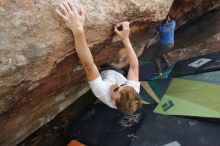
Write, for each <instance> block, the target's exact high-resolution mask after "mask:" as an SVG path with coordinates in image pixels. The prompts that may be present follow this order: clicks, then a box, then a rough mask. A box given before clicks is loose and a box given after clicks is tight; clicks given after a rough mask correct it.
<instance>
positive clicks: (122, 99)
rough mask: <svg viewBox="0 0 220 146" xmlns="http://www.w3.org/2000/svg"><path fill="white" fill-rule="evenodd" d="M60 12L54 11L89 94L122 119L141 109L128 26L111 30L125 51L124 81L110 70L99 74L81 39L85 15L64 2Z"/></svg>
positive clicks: (135, 63) (134, 55)
mask: <svg viewBox="0 0 220 146" xmlns="http://www.w3.org/2000/svg"><path fill="white" fill-rule="evenodd" d="M60 8H61V10H62V11H59V10H57V13H58V15H59V16H60V17H61V18H63V20H64V21H65V23H66V26H67V27H68V28H69V29H70V30H71V31H72V33H73V35H74V40H75V47H76V52H77V54H78V56H79V59H80V61H81V63H82V66H83V68H84V70H85V72H86V76H87V79H88V82H89V85H90V87H91V89H92V92H93V93H94V94H95V96H96V97H97V98H99V99H100V100H101V101H102V102H103V103H105V104H106V105H108V106H109V107H111V108H117V109H119V110H120V111H121V112H122V113H124V114H125V115H131V114H133V113H134V112H135V111H136V110H137V109H138V108H139V107H141V100H140V96H139V92H140V82H139V71H138V59H137V56H136V54H135V52H134V50H133V48H132V45H131V43H130V40H129V32H130V29H129V23H128V22H123V23H122V28H123V30H122V31H119V30H118V29H117V27H116V26H115V32H116V33H117V35H118V36H119V37H120V39H121V40H122V42H123V44H124V46H125V48H126V51H127V56H128V61H129V65H130V67H129V70H128V75H127V78H125V77H124V76H123V75H122V74H121V73H120V72H118V71H117V70H115V69H114V68H111V69H108V70H104V71H102V72H101V73H99V70H98V68H97V66H96V65H95V63H94V60H93V56H92V54H91V51H90V49H89V47H88V45H87V42H86V39H85V33H84V28H83V26H84V24H85V11H84V10H83V9H82V8H81V10H80V13H78V12H77V10H76V8H75V6H74V4H73V3H72V2H64V3H63V4H61V5H60Z"/></svg>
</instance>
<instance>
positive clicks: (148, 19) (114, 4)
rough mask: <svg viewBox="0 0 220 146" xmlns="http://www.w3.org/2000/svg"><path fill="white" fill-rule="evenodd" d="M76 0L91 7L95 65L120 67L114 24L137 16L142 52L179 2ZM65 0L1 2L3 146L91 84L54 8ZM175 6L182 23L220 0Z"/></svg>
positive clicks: (89, 32) (135, 35)
mask: <svg viewBox="0 0 220 146" xmlns="http://www.w3.org/2000/svg"><path fill="white" fill-rule="evenodd" d="M73 1H74V3H75V4H76V6H77V8H79V6H80V5H82V6H83V7H84V9H85V10H86V11H87V21H86V25H85V31H86V37H87V42H88V44H89V47H90V49H91V51H92V54H93V56H94V59H95V62H96V64H97V65H101V64H103V63H106V62H109V63H112V62H114V63H115V64H116V65H118V66H123V65H125V64H126V55H125V54H124V49H123V45H122V43H121V42H120V41H119V39H118V38H117V37H116V36H115V33H114V31H113V26H114V25H115V24H116V23H119V22H122V21H124V20H127V21H133V23H132V24H131V40H132V44H133V47H134V49H135V52H136V53H137V54H138V55H140V54H141V53H142V51H143V49H144V46H145V45H150V44H152V43H153V42H154V39H152V38H153V37H154V33H155V31H154V27H155V26H156V24H157V23H158V22H159V21H160V20H162V19H163V18H165V16H166V15H167V14H168V12H169V10H170V8H171V6H172V3H173V0H166V1H163V0H161V1H154V0H124V1H121V0H105V1H100V0H85V1H78V0H73ZM61 2H62V0H56V1H55V0H46V1H45V0H22V1H15V0H1V1H0V20H1V21H0V29H1V33H0V37H1V39H0V50H1V51H0V114H1V115H0V131H1V132H0V145H15V144H17V143H18V142H19V141H21V140H23V139H24V138H26V137H27V136H28V135H29V134H31V133H32V132H34V131H35V130H37V129H38V128H39V127H41V126H42V125H44V124H45V123H47V122H49V121H50V120H51V119H53V118H54V117H55V116H56V115H57V114H58V113H59V112H61V111H62V110H63V109H65V108H66V107H67V106H69V105H70V104H71V103H73V102H74V101H76V99H77V98H78V97H80V96H81V95H82V94H84V93H85V92H86V91H88V89H89V87H88V83H87V81H86V79H85V73H84V71H83V69H82V66H81V64H80V61H79V59H78V57H77V54H76V51H75V48H74V43H73V36H72V34H71V32H70V31H69V30H68V29H67V28H66V27H65V24H64V23H63V21H62V20H61V19H60V18H59V17H58V16H57V14H56V13H55V8H57V7H58V5H59V4H60V3H61ZM176 3H177V4H176ZM185 3H187V4H189V5H190V6H189V7H187V10H185V9H183V5H184V4H185ZM195 3H196V4H197V5H196V6H194V5H195ZM174 4H175V5H173V6H172V10H173V11H172V12H171V11H170V13H171V14H173V16H174V17H177V18H178V20H179V22H178V23H179V24H182V22H186V21H188V20H189V19H192V18H195V17H197V16H200V15H202V14H203V13H205V12H206V11H207V10H209V9H211V8H213V7H215V6H216V5H217V4H219V0H210V1H206V2H205V3H204V2H203V1H201V0H194V1H193V0H186V1H182V2H180V1H178V2H176V1H175V2H174ZM191 5H193V6H191ZM201 8H202V9H201ZM179 9H181V10H179ZM196 10H198V12H199V13H196V14H195V15H193V16H188V15H189V13H188V12H191V11H193V12H195V11H196ZM174 14H175V15H174ZM186 16H187V17H186ZM183 18H184V19H183Z"/></svg>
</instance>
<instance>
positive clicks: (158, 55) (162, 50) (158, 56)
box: [154, 44, 174, 73]
mask: <svg viewBox="0 0 220 146" xmlns="http://www.w3.org/2000/svg"><path fill="white" fill-rule="evenodd" d="M173 46H174V44H169V45H160V47H159V48H158V49H157V50H156V51H155V53H154V64H155V69H156V71H157V72H158V73H162V70H161V66H160V60H162V61H163V62H164V63H166V64H167V65H168V66H169V65H170V63H169V60H168V58H167V57H166V54H167V53H168V52H170V51H171V50H172V49H173Z"/></svg>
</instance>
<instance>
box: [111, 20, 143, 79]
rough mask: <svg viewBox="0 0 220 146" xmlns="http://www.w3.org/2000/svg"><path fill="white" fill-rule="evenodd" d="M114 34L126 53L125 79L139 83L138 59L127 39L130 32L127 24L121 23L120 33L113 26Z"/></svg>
mask: <svg viewBox="0 0 220 146" xmlns="http://www.w3.org/2000/svg"><path fill="white" fill-rule="evenodd" d="M115 32H116V33H117V34H118V36H119V37H120V38H121V40H122V42H123V43H124V46H125V49H126V52H127V57H128V62H129V65H130V67H129V70H128V76H127V79H128V80H134V81H139V72H138V59H137V56H136V54H135V52H134V49H133V47H132V45H131V42H130V39H129V32H130V28H129V22H123V23H122V31H119V30H118V29H117V27H116V26H115Z"/></svg>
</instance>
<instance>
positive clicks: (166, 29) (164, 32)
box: [154, 15, 176, 78]
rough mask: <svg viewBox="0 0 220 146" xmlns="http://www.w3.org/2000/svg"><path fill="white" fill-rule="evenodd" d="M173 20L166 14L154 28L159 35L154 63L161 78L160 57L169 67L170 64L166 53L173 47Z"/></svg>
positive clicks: (174, 24)
mask: <svg viewBox="0 0 220 146" xmlns="http://www.w3.org/2000/svg"><path fill="white" fill-rule="evenodd" d="M175 26H176V23H175V20H171V18H170V16H169V15H167V17H166V19H164V20H163V22H162V23H161V24H160V25H158V26H157V28H156V30H157V31H158V32H159V35H160V47H159V48H158V50H157V51H155V54H154V63H155V69H156V71H157V73H158V74H159V76H160V77H161V78H162V77H163V73H162V69H161V66H160V59H161V60H162V61H163V62H165V63H166V65H167V66H168V67H169V66H170V65H171V64H170V62H169V60H168V59H167V57H166V54H167V53H168V52H169V51H170V50H171V49H172V48H173V46H174V30H175Z"/></svg>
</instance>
